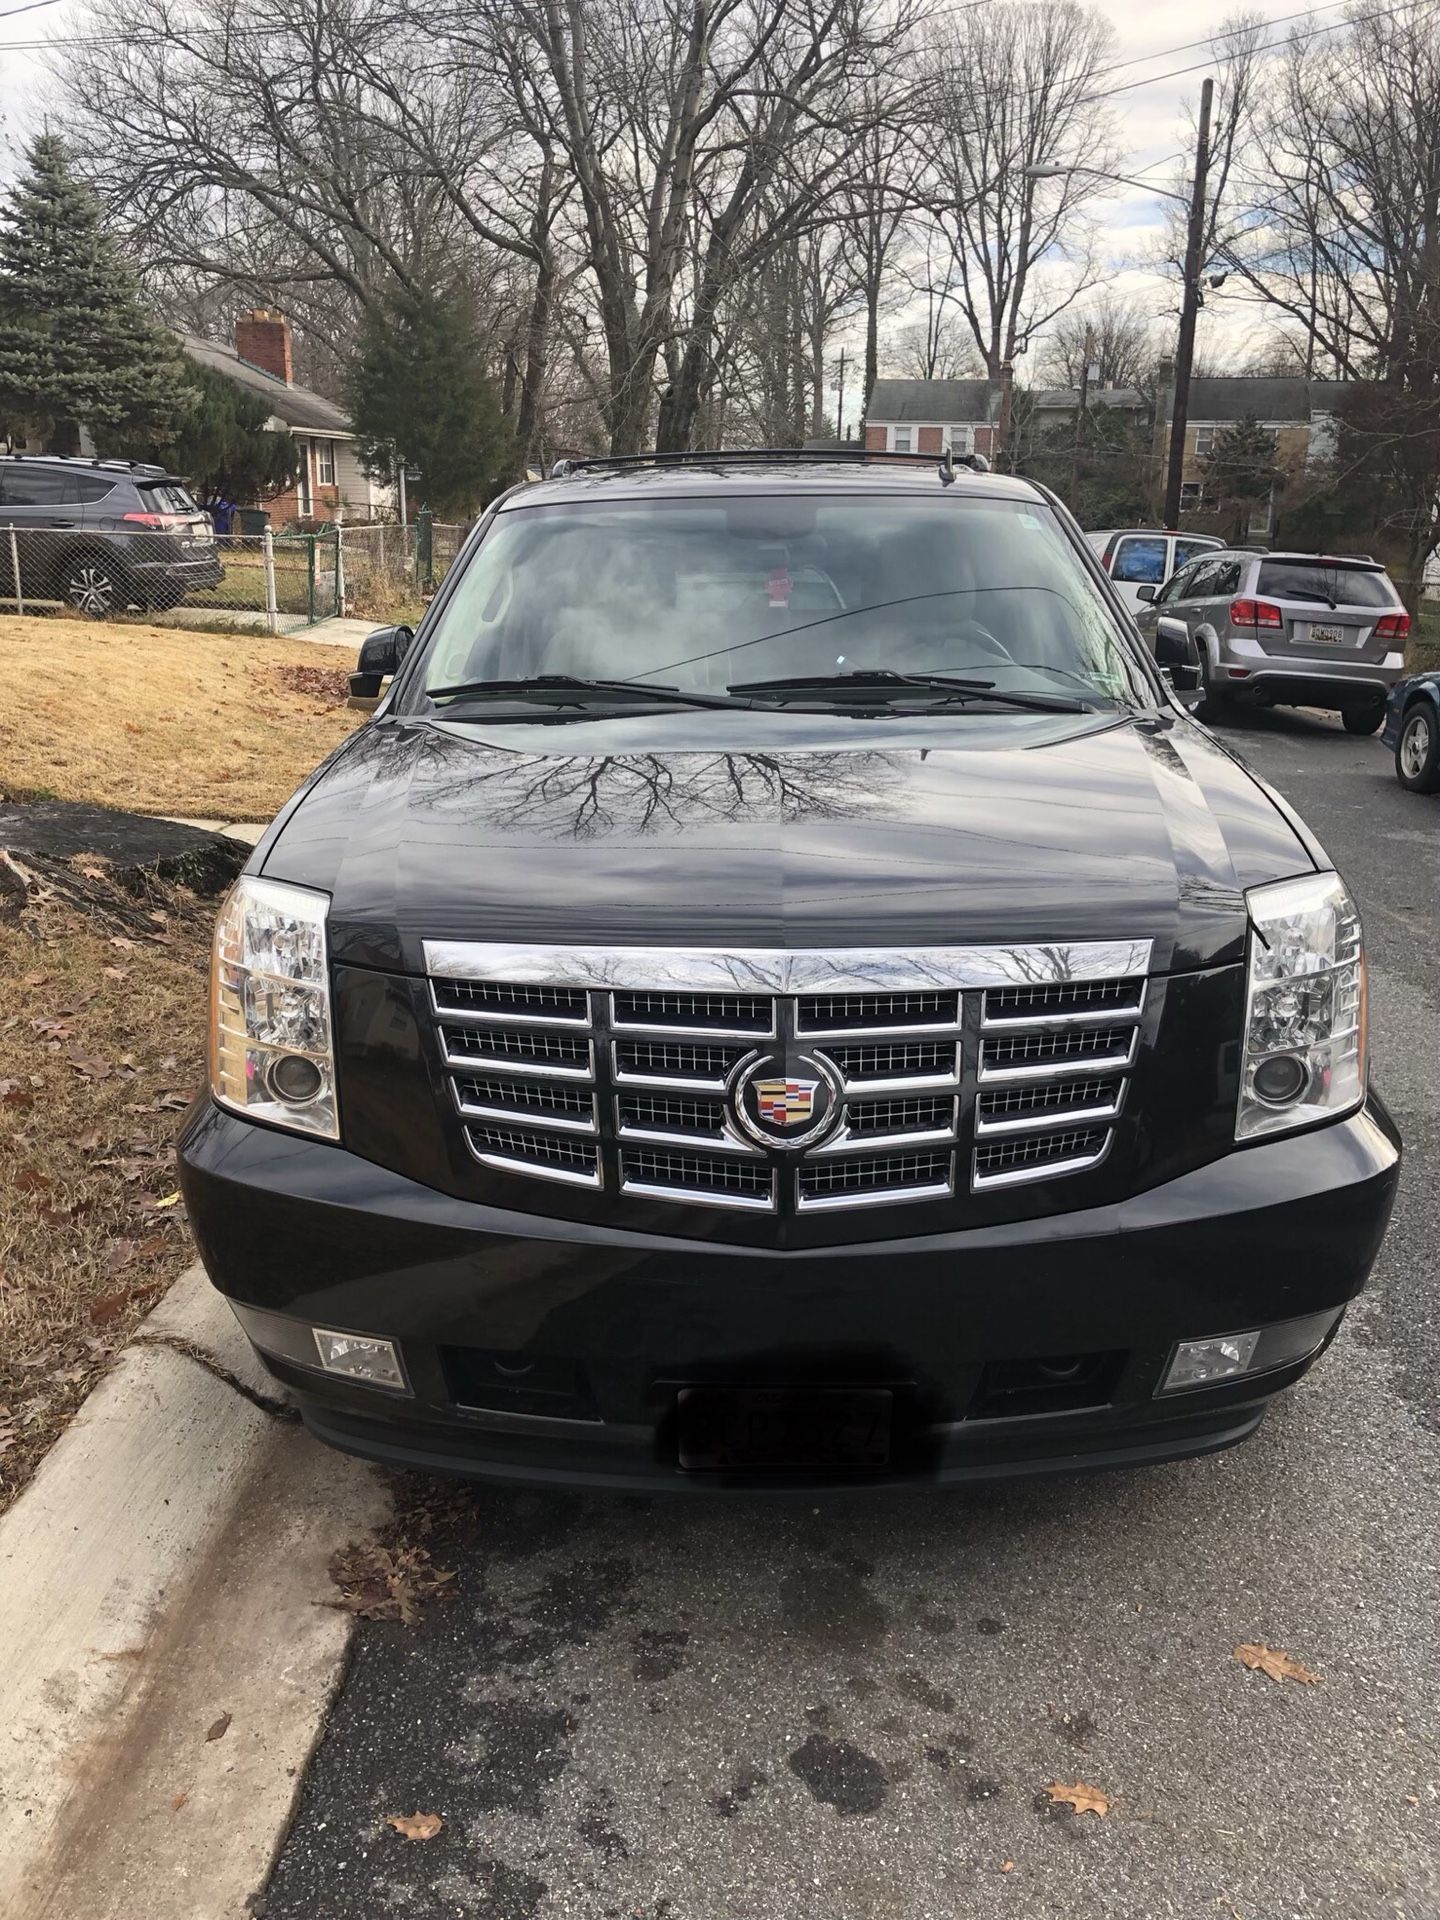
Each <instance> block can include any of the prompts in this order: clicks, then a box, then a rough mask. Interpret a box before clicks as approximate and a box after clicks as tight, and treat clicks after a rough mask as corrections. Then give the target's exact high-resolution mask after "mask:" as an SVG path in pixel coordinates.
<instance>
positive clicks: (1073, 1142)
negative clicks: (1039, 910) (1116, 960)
mask: <svg viewBox="0 0 1440 1920" xmlns="http://www.w3.org/2000/svg"><path fill="white" fill-rule="evenodd" d="M1144 1011H1145V981H1144V979H1143V978H1125V979H1119V980H1065V981H1051V982H1039V983H1036V984H1034V985H1030V984H1028V983H1027V984H1026V985H1024V986H1016V987H1001V988H998V989H997V988H987V989H986V991H985V993H984V994H983V995H982V996H981V1002H980V1049H979V1071H978V1074H977V1080H976V1090H975V1147H974V1152H973V1154H972V1156H971V1162H970V1185H971V1189H972V1190H973V1191H975V1192H983V1191H985V1189H987V1188H990V1187H1009V1186H1019V1185H1021V1184H1022V1183H1028V1182H1030V1181H1033V1180H1054V1179H1058V1178H1059V1177H1060V1176H1061V1175H1063V1174H1070V1173H1084V1172H1085V1171H1087V1170H1088V1169H1089V1168H1091V1167H1098V1166H1099V1164H1100V1162H1101V1161H1102V1160H1103V1159H1104V1158H1105V1156H1106V1155H1107V1154H1108V1153H1109V1151H1110V1145H1111V1141H1112V1140H1113V1138H1114V1126H1113V1123H1114V1121H1115V1120H1117V1119H1118V1118H1119V1115H1120V1110H1121V1108H1122V1106H1123V1105H1124V1101H1125V1092H1126V1088H1127V1086H1128V1084H1129V1072H1130V1068H1131V1066H1132V1065H1133V1063H1134V1060H1135V1056H1136V1050H1137V1048H1138V1046H1139V1043H1140V1020H1141V1016H1142V1015H1143V1013H1144Z"/></svg>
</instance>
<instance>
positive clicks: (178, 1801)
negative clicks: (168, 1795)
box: [170, 1793, 190, 1813]
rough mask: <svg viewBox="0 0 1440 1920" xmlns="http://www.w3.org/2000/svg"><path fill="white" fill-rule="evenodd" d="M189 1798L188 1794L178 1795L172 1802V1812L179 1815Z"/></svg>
mask: <svg viewBox="0 0 1440 1920" xmlns="http://www.w3.org/2000/svg"><path fill="white" fill-rule="evenodd" d="M189 1798H190V1796H189V1794H188V1793H177V1794H176V1796H175V1798H174V1799H173V1800H172V1801H171V1802H170V1811H171V1812H172V1813H178V1812H179V1811H180V1809H181V1808H182V1807H183V1806H184V1804H185V1802H186V1801H187V1800H188V1799H189Z"/></svg>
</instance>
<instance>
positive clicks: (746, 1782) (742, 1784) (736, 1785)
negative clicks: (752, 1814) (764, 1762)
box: [710, 1766, 770, 1820]
mask: <svg viewBox="0 0 1440 1920" xmlns="http://www.w3.org/2000/svg"><path fill="white" fill-rule="evenodd" d="M769 1784H770V1776H769V1774H768V1773H765V1772H763V1771H762V1770H761V1768H759V1767H752V1766H742V1767H737V1768H736V1769H735V1777H734V1779H733V1780H732V1781H731V1782H730V1791H729V1792H728V1793H714V1794H711V1796H710V1805H711V1806H712V1807H713V1808H714V1809H715V1811H716V1813H717V1814H718V1815H719V1816H720V1818H721V1819H722V1820H733V1819H734V1818H735V1816H736V1814H737V1813H739V1811H740V1809H741V1808H742V1807H743V1806H744V1805H745V1803H746V1801H747V1800H751V1799H753V1798H754V1796H755V1794H756V1792H757V1791H758V1790H759V1788H761V1787H768V1786H769Z"/></svg>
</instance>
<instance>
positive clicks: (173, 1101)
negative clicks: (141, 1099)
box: [143, 1093, 190, 1113]
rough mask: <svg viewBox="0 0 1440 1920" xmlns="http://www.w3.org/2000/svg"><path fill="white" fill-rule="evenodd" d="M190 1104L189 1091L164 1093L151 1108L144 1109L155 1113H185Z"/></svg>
mask: <svg viewBox="0 0 1440 1920" xmlns="http://www.w3.org/2000/svg"><path fill="white" fill-rule="evenodd" d="M189 1104H190V1095H189V1094H188V1093H162V1094H161V1096H160V1098H159V1099H158V1100H156V1101H154V1102H153V1103H152V1105H151V1106H150V1107H149V1108H146V1109H143V1111H146V1112H153V1113H183V1112H184V1111H185V1109H186V1107H188V1106H189Z"/></svg>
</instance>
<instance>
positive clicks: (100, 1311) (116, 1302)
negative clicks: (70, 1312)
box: [90, 1287, 130, 1327]
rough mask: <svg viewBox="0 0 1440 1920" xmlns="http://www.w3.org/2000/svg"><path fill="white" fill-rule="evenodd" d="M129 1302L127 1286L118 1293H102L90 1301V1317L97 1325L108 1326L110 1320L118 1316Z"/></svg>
mask: <svg viewBox="0 0 1440 1920" xmlns="http://www.w3.org/2000/svg"><path fill="white" fill-rule="evenodd" d="M129 1304H130V1289H129V1288H128V1287H126V1288H124V1289H123V1290H122V1291H121V1292H119V1293H107V1294H104V1295H102V1296H101V1298H100V1299H98V1300H92V1301H91V1302H90V1318H91V1319H92V1320H93V1321H94V1322H95V1325H96V1326H97V1327H106V1326H109V1324H110V1322H111V1321H112V1320H117V1319H118V1318H119V1317H120V1315H121V1314H122V1313H123V1312H124V1311H125V1309H126V1307H128V1306H129Z"/></svg>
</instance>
